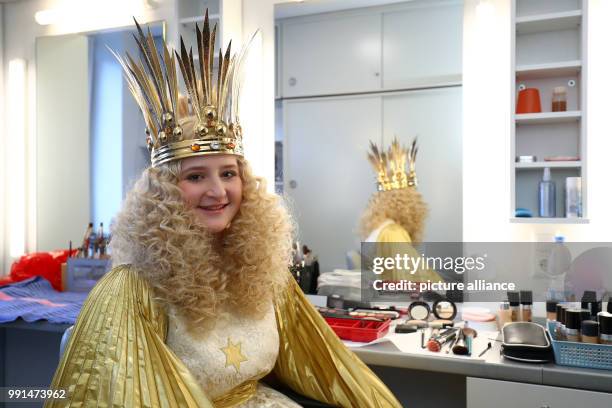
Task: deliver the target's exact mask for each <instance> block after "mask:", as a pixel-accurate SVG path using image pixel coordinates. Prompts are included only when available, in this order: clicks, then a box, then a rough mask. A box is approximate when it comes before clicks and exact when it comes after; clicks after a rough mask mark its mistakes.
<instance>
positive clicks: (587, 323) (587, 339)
mask: <svg viewBox="0 0 612 408" xmlns="http://www.w3.org/2000/svg"><path fill="white" fill-rule="evenodd" d="M580 335H581V338H582V342H583V343H592V344H597V343H599V323H597V322H596V321H594V320H583V321H582V324H581V327H580Z"/></svg>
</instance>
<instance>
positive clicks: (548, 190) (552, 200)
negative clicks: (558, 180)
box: [540, 167, 557, 218]
mask: <svg viewBox="0 0 612 408" xmlns="http://www.w3.org/2000/svg"><path fill="white" fill-rule="evenodd" d="M556 198H557V197H556V189H555V182H554V181H551V179H550V168H549V167H545V168H544V176H543V178H542V181H540V217H543V218H553V217H555V216H556V214H557V213H556V210H557V202H556Z"/></svg>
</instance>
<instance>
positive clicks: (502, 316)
mask: <svg viewBox="0 0 612 408" xmlns="http://www.w3.org/2000/svg"><path fill="white" fill-rule="evenodd" d="M511 322H512V311H511V310H510V303H508V302H501V303H500V304H499V310H498V311H497V326H498V327H499V329H500V330H501V329H503V328H504V325H505V324H506V323H511Z"/></svg>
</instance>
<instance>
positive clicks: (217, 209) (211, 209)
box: [198, 203, 229, 214]
mask: <svg viewBox="0 0 612 408" xmlns="http://www.w3.org/2000/svg"><path fill="white" fill-rule="evenodd" d="M228 205H229V203H226V204H215V205H200V206H198V208H199V209H200V210H204V211H206V213H208V214H218V213H222V212H223V210H224V209H225V207H227V206H228Z"/></svg>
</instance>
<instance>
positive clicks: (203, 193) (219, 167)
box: [178, 154, 242, 233]
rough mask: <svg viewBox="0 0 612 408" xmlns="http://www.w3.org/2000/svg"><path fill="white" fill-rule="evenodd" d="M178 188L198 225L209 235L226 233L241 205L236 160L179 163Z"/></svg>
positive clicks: (228, 157)
mask: <svg viewBox="0 0 612 408" xmlns="http://www.w3.org/2000/svg"><path fill="white" fill-rule="evenodd" d="M178 186H179V188H180V189H181V191H182V193H183V198H184V199H185V201H186V202H187V205H188V206H189V208H191V209H192V210H193V211H194V213H195V215H196V218H197V220H198V222H199V223H200V224H202V225H203V226H204V227H206V228H207V229H208V230H209V231H211V232H213V233H218V232H221V231H223V230H224V229H226V228H227V227H228V226H229V224H230V223H231V222H232V220H233V219H234V217H235V216H236V214H237V213H238V210H239V209H240V204H241V203H242V179H241V178H240V168H239V167H238V160H237V158H236V156H233V155H229V154H222V155H215V156H212V155H211V156H197V157H190V158H187V159H183V161H182V162H181V173H180V175H179V182H178Z"/></svg>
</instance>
